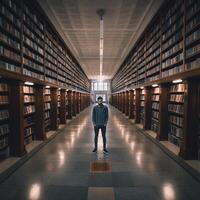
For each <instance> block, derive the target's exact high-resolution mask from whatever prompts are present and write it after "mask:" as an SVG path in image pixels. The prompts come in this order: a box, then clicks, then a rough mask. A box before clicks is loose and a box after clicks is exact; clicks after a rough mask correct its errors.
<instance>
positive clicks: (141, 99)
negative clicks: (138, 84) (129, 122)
mask: <svg viewBox="0 0 200 200" xmlns="http://www.w3.org/2000/svg"><path fill="white" fill-rule="evenodd" d="M144 101H145V90H144V89H140V112H139V113H140V121H139V123H140V124H144V105H145V103H144Z"/></svg>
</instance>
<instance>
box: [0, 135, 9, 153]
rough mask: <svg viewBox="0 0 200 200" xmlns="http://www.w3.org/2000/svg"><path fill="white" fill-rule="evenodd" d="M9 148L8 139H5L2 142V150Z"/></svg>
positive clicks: (0, 144)
mask: <svg viewBox="0 0 200 200" xmlns="http://www.w3.org/2000/svg"><path fill="white" fill-rule="evenodd" d="M6 147H8V137H4V138H2V139H1V140H0V150H2V149H4V148H6Z"/></svg>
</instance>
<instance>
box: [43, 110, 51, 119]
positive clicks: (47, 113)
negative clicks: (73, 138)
mask: <svg viewBox="0 0 200 200" xmlns="http://www.w3.org/2000/svg"><path fill="white" fill-rule="evenodd" d="M49 118H50V111H49V110H48V111H46V112H45V113H44V119H45V120H47V119H49Z"/></svg>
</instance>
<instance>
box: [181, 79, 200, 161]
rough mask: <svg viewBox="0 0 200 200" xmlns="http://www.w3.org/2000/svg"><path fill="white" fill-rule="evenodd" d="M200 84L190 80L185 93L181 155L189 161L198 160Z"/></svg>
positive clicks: (195, 80)
mask: <svg viewBox="0 0 200 200" xmlns="http://www.w3.org/2000/svg"><path fill="white" fill-rule="evenodd" d="M199 92H200V83H199V81H198V80H197V79H188V81H187V91H186V92H185V99H184V104H185V109H184V123H183V142H182V143H181V146H180V153H179V155H180V156H181V157H182V158H184V159H186V160H188V159H190V160H194V159H197V158H198V131H199V130H198V129H199V126H200V125H199V120H200V115H199V113H198V109H197V108H198V106H199V105H198V104H199Z"/></svg>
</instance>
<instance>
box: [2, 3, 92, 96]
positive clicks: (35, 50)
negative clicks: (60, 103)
mask: <svg viewBox="0 0 200 200" xmlns="http://www.w3.org/2000/svg"><path fill="white" fill-rule="evenodd" d="M0 8H1V9H0V58H1V59H0V60H1V61H0V70H1V71H2V73H3V75H4V76H6V77H9V78H10V77H12V78H13V77H14V79H17V80H23V81H24V79H25V81H31V82H37V83H38V82H39V83H41V84H43V85H49V84H51V85H52V86H53V87H58V88H59V87H62V88H63V89H64V88H65V89H67V88H68V87H69V86H70V87H71V88H72V89H78V90H80V91H84V92H89V91H90V81H89V80H88V78H87V76H86V74H85V73H84V71H83V70H82V68H81V67H80V65H79V63H78V62H77V60H76V59H75V57H74V56H73V55H72V53H71V51H70V50H69V49H68V47H67V45H66V44H65V42H64V41H63V40H62V38H61V36H60V35H59V34H58V32H57V31H56V29H55V27H54V26H53V25H52V23H51V22H50V21H49V19H48V17H47V16H46V15H45V13H44V12H43V10H42V9H41V8H40V6H39V4H38V3H37V1H14V0H9V1H6V0H2V1H1V2H0ZM7 72H9V73H7Z"/></svg>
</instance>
